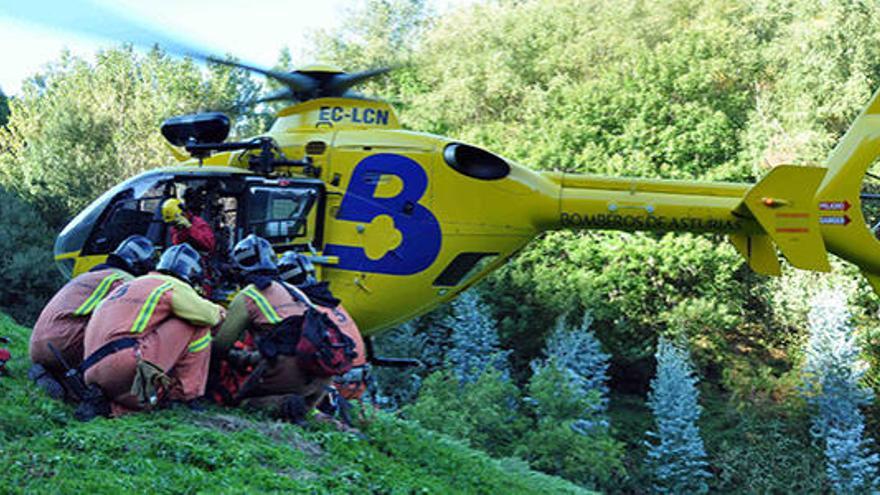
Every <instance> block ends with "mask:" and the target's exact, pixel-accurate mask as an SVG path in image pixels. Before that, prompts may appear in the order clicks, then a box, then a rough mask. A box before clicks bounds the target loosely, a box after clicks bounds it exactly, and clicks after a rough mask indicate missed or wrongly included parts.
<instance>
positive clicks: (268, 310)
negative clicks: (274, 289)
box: [244, 287, 281, 325]
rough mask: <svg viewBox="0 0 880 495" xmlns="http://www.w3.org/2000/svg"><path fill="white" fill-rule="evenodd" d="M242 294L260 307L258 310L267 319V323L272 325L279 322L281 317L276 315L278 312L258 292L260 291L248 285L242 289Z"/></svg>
mask: <svg viewBox="0 0 880 495" xmlns="http://www.w3.org/2000/svg"><path fill="white" fill-rule="evenodd" d="M244 295H246V296H248V297H250V298H251V300H253V301H254V303H255V304H256V305H257V307H258V308H260V311H261V312H262V313H263V316H265V317H266V319H267V320H269V323H272V324H273V325H274V324H276V323H281V317H280V316H278V313H277V312H276V311H275V308H274V307H272V305H271V304H269V300H268V299H266V296H264V295H263V294H260V292H259V291H258V290H256V289H254V288H253V287H248V288H247V289H245V290H244Z"/></svg>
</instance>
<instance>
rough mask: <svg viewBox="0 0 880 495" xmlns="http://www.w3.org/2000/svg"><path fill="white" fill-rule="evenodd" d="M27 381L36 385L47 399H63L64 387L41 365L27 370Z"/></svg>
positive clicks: (35, 365)
mask: <svg viewBox="0 0 880 495" xmlns="http://www.w3.org/2000/svg"><path fill="white" fill-rule="evenodd" d="M28 379H30V380H32V381H33V382H34V383H36V384H37V386H38V387H40V388H41V389H42V390H43V391H44V392H46V394H47V395H48V396H49V397H51V398H53V399H55V400H63V399H64V387H63V386H62V385H61V383H60V382H59V381H58V380H56V379H55V377H53V376H52V374H51V373H49V371H48V370H46V368H45V367H43V365H42V364H34V365H33V366H31V369H30V370H28Z"/></svg>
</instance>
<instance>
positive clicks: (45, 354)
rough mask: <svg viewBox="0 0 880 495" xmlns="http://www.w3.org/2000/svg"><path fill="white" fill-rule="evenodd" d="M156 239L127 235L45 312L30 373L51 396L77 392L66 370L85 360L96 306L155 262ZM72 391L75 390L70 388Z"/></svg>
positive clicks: (33, 343) (36, 330)
mask: <svg viewBox="0 0 880 495" xmlns="http://www.w3.org/2000/svg"><path fill="white" fill-rule="evenodd" d="M154 253H155V248H154V247H153V243H152V242H151V241H150V240H149V239H147V238H146V237H144V236H141V235H133V236H131V237H128V238H127V239H125V240H124V241H122V242H121V243H120V244H119V246H118V247H117V248H116V250H115V251H113V253H111V254H110V255H109V256H108V257H107V262H106V263H104V264H101V265H98V266H96V267H94V268H92V269H91V270H89V271H88V272H86V273H83V274H82V275H79V276H78V277H76V278H74V279H73V280H71V281H70V282H68V283H67V284H66V285H65V286H64V287H63V288H62V289H61V290H60V291H58V293H57V294H55V296H54V297H52V300H50V301H49V304H47V305H46V307H45V308H44V309H43V311H42V313H40V318H39V319H38V320H37V323H36V324H35V325H34V331H33V332H32V333H31V339H30V346H29V347H30V349H29V351H30V356H31V361H33V363H34V365H33V366H32V367H31V370H30V372H29V373H28V376H29V377H30V379H31V380H34V381H35V382H36V383H37V385H39V386H40V388H42V389H43V390H45V391H46V393H48V394H49V396H50V397H52V398H54V399H60V398H62V397H64V396H65V395H68V397H69V398H71V399H78V397H76V396H75V389H76V388H77V387H75V386H73V384H67V387H66V388H67V390H65V387H64V386H62V383H65V382H66V380H64V376H65V374H66V373H67V372H68V371H69V370H70V369H71V368H77V367H79V366H80V363H82V360H83V338H84V335H85V330H86V326H87V325H88V323H89V319H90V318H91V316H92V313H93V312H94V310H95V308H97V307H98V305H99V304H100V303H101V302H102V301H103V300H104V298H105V297H106V296H107V295H108V294H110V293H111V292H113V290H114V289H116V288H117V287H119V286H121V285H122V284H124V283H125V282H128V281H131V280H133V279H134V277H139V276H141V275H144V274H146V273H147V272H148V271H149V270H151V269H152V268H153V254H154ZM68 392H69V394H68Z"/></svg>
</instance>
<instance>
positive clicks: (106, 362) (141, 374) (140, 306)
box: [82, 243, 223, 416]
mask: <svg viewBox="0 0 880 495" xmlns="http://www.w3.org/2000/svg"><path fill="white" fill-rule="evenodd" d="M156 270H157V271H156V272H151V273H149V274H148V275H146V276H143V277H140V278H137V279H135V280H133V281H131V282H129V283H126V284H124V285H122V286H121V287H119V288H118V289H116V290H115V291H113V293H111V294H110V296H108V297H107V299H106V300H105V301H104V302H103V303H102V304H101V305H100V306H99V307H98V309H97V310H95V314H94V317H93V318H92V320H91V321H90V322H89V325H88V327H87V328H86V336H85V355H86V356H88V357H87V358H86V360H85V362H84V366H86V367H87V369H83V370H82V371H83V373H84V379H85V383H86V384H88V385H90V386H91V385H97V386H99V387H100V388H101V390H102V391H103V393H104V396H105V397H106V398H107V399H108V400H109V401H110V406H111V412H112V415H114V416H118V415H121V414H124V413H126V412H130V411H136V410H141V409H149V408H153V407H156V406H159V405H161V404H162V403H163V402H166V401H183V402H188V401H191V400H193V399H196V398H198V397H201V396H202V395H203V394H204V392H205V383H206V381H207V376H208V365H209V361H210V354H211V327H213V326H215V325H217V324H219V323H220V321H221V319H222V317H223V310H222V308H221V307H220V306H218V305H216V304H214V303H212V302H210V301H208V300H207V299H204V298H202V297H201V296H199V295H198V293H197V292H196V291H195V289H193V286H194V285H195V284H197V283H198V280H199V277H200V276H201V265H200V260H199V254H198V253H197V252H196V251H195V249H193V248H192V247H191V246H190V245H189V244H186V243H184V244H179V245H177V246H173V247H171V248H169V249H168V250H166V251H165V253H164V254H163V255H162V257H161V259H160V260H159V263H158V265H157V266H156Z"/></svg>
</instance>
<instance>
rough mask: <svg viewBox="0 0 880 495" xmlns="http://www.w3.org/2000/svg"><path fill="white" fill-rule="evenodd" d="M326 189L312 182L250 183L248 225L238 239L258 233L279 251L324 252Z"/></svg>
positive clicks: (247, 204)
mask: <svg viewBox="0 0 880 495" xmlns="http://www.w3.org/2000/svg"><path fill="white" fill-rule="evenodd" d="M323 208H324V187H323V184H322V183H321V182H319V181H311V180H303V181H297V180H289V179H282V180H266V179H264V180H261V181H254V182H252V183H250V185H249V187H248V198H247V201H246V205H245V208H244V210H245V212H246V215H245V216H246V218H247V224H246V225H240V226H239V235H238V238H239V239H241V238H243V237H244V236H246V235H248V234H256V235H258V236H260V237H263V238H265V239H267V240H268V241H269V242H270V243H272V245H273V246H275V248H276V251H278V252H282V251H286V250H289V249H292V248H299V249H308V247H309V246H311V247H314V248H316V249H320V248H321V245H322V243H323V222H322V217H323V215H321V214H320V212H321V211H322V210H323Z"/></svg>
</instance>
